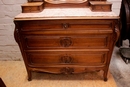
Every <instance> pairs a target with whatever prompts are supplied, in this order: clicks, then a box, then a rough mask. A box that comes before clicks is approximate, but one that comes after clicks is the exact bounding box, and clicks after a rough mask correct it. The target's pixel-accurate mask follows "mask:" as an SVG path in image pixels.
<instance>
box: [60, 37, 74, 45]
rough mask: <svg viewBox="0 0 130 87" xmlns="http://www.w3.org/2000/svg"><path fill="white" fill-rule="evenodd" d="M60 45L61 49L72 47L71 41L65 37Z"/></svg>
mask: <svg viewBox="0 0 130 87" xmlns="http://www.w3.org/2000/svg"><path fill="white" fill-rule="evenodd" d="M60 45H61V46H63V47H69V46H70V45H72V41H71V39H70V38H69V37H65V38H62V39H61V40H60Z"/></svg>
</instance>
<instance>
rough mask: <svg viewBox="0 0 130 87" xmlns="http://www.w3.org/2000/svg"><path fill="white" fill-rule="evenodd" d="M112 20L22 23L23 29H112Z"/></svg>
mask: <svg viewBox="0 0 130 87" xmlns="http://www.w3.org/2000/svg"><path fill="white" fill-rule="evenodd" d="M112 25H113V21H112V20H107V21H106V20H80V19H79V20H78V19H77V20H54V21H53V20H45V21H23V22H21V23H20V28H21V31H44V30H62V31H64V30H92V29H94V30H99V29H100V30H102V29H103V30H105V29H112V27H113V26H112Z"/></svg>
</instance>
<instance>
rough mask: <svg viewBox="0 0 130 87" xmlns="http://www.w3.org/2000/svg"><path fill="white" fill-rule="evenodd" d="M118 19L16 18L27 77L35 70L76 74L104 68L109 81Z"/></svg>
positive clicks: (16, 31)
mask: <svg viewBox="0 0 130 87" xmlns="http://www.w3.org/2000/svg"><path fill="white" fill-rule="evenodd" d="M43 11H44V10H43ZM118 19H119V17H108V16H106V17H89V16H88V17H87V16H86V17H82V16H81V17H79V16H78V17H76V16H74V17H73V16H71V17H67V16H65V17H50V18H46V17H44V18H42V17H41V18H33V17H31V18H26V17H25V18H15V19H14V23H15V26H16V27H15V32H14V36H15V39H16V41H17V42H18V45H19V47H20V50H21V53H22V56H23V59H24V62H25V66H26V69H27V72H28V80H31V79H32V74H31V72H32V71H40V72H48V73H55V74H76V73H84V72H89V71H99V70H103V71H104V74H103V77H104V81H107V72H108V69H109V64H110V60H111V55H112V52H113V48H114V45H115V42H116V41H117V39H118V36H119V29H118Z"/></svg>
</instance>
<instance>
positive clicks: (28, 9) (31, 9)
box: [22, 6, 42, 13]
mask: <svg viewBox="0 0 130 87" xmlns="http://www.w3.org/2000/svg"><path fill="white" fill-rule="evenodd" d="M41 10H42V6H25V7H22V12H24V13H26V12H40V11H41Z"/></svg>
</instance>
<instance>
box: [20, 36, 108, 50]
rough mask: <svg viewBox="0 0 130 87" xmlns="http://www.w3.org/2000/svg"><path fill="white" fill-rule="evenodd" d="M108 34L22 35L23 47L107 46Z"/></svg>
mask: <svg viewBox="0 0 130 87" xmlns="http://www.w3.org/2000/svg"><path fill="white" fill-rule="evenodd" d="M109 36H110V35H83V36H82V35H77V36H75V35H64V36H56V35H55V36H54V35H49V36H47V35H45V36H35V35H34V36H23V37H24V38H23V40H24V43H25V49H28V50H29V49H33V50H34V49H35V50H36V49H60V48H67V49H69V48H83V49H84V48H108V47H109V44H108V43H107V42H109V41H110V37H109Z"/></svg>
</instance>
